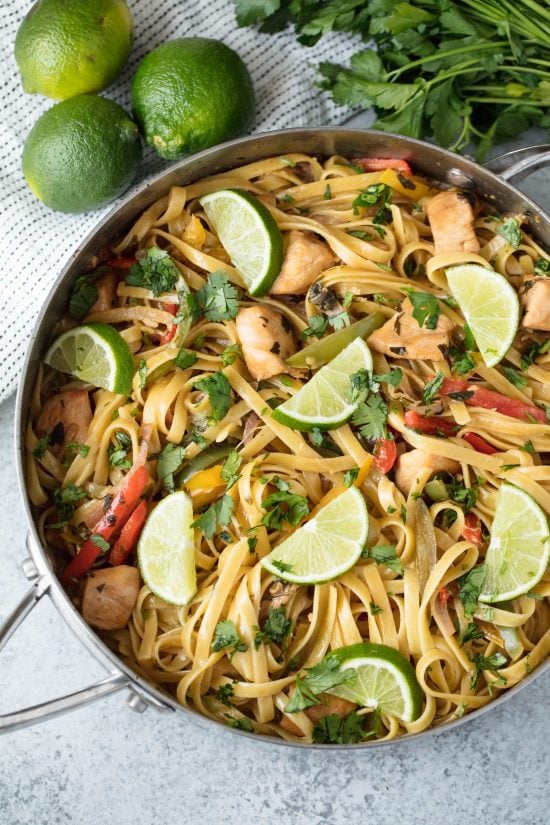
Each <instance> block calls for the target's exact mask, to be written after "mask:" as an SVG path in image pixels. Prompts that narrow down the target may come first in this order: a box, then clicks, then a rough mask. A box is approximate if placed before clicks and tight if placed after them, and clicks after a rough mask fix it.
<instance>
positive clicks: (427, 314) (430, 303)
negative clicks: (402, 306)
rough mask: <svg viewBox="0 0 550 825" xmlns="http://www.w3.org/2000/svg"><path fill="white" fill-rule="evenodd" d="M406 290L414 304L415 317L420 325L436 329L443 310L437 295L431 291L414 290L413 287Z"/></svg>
mask: <svg viewBox="0 0 550 825" xmlns="http://www.w3.org/2000/svg"><path fill="white" fill-rule="evenodd" d="M405 291H406V292H407V295H408V296H409V300H410V302H411V304H412V305H413V318H414V319H415V320H416V321H417V322H418V326H419V327H423V326H425V327H426V329H436V327H437V322H438V320H439V315H440V312H441V310H440V309H439V301H438V300H437V298H436V297H435V295H431V294H430V293H429V292H414V291H413V290H412V289H407V290H405Z"/></svg>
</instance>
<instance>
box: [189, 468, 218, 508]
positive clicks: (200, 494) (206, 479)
mask: <svg viewBox="0 0 550 825" xmlns="http://www.w3.org/2000/svg"><path fill="white" fill-rule="evenodd" d="M222 466H223V465H221V464H216V465H215V466H214V467H209V468H208V469H207V470H201V471H200V472H199V473H195V475H194V476H192V477H191V478H190V479H189V480H188V481H186V482H185V483H184V487H185V489H186V490H187V492H188V493H190V495H191V498H192V500H193V510H200V508H201V507H204V506H205V504H211V503H212V502H213V501H215V500H216V499H217V498H219V497H220V495H221V494H222V493H223V491H224V490H225V487H226V482H225V481H224V480H223V478H222Z"/></svg>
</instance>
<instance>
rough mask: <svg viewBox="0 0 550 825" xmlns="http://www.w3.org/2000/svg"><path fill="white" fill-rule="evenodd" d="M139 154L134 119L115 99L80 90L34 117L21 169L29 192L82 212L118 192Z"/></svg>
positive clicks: (49, 202) (129, 178)
mask: <svg viewBox="0 0 550 825" xmlns="http://www.w3.org/2000/svg"><path fill="white" fill-rule="evenodd" d="M140 158H141V141H140V137H139V131H138V128H137V126H136V124H135V123H134V121H133V120H132V119H131V118H130V117H129V115H127V114H126V112H125V111H124V109H122V108H121V107H120V106H119V105H118V103H115V102H114V101H113V100H107V99H106V98H104V97H96V96H95V95H80V96H79V97H73V98H71V99H70V100H64V101H62V102H61V103H56V104H55V106H52V108H51V109H48V111H47V112H44V114H43V115H42V116H41V117H40V118H39V119H38V120H37V122H36V123H35V124H34V126H33V128H32V129H31V131H30V132H29V134H28V136H27V139H26V141H25V146H24V149H23V174H24V175H25V178H26V180H27V183H28V184H29V186H30V188H31V189H32V191H33V192H34V194H35V195H36V196H37V197H38V198H40V200H41V201H43V202H44V203H45V204H46V206H49V207H50V208H51V209H56V210H58V211H60V212H87V211H88V210H90V209H99V207H101V206H105V204H107V203H109V202H110V201H112V200H114V198H116V197H118V196H119V195H121V194H122V193H123V192H124V191H125V190H126V189H127V188H128V186H129V185H130V184H131V182H132V180H133V179H134V176H135V174H136V171H137V168H138V165H139V161H140Z"/></svg>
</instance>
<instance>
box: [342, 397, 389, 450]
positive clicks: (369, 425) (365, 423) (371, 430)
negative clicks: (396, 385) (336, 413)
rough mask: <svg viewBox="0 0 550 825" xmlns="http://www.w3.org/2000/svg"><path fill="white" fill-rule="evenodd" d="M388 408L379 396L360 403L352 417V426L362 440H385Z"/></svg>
mask: <svg viewBox="0 0 550 825" xmlns="http://www.w3.org/2000/svg"><path fill="white" fill-rule="evenodd" d="M387 420H388V407H387V405H386V403H385V401H384V399H383V398H382V396H381V395H371V396H370V397H369V398H367V400H366V401H361V402H360V404H359V405H358V407H357V409H356V410H355V412H354V413H353V416H352V419H351V421H352V424H355V426H356V427H359V432H360V433H361V435H362V436H363V438H366V439H370V440H376V439H378V438H387V436H388V431H387V429H386V422H387Z"/></svg>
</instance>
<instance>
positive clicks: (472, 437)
mask: <svg viewBox="0 0 550 825" xmlns="http://www.w3.org/2000/svg"><path fill="white" fill-rule="evenodd" d="M462 438H463V439H464V441H467V442H468V444H469V445H470V447H473V448H474V450H476V452H478V453H483V454H484V455H493V453H498V450H497V448H496V447H493V445H492V444H489V442H488V441H485V439H484V438H482V437H481V436H480V435H478V434H477V433H463V434H462Z"/></svg>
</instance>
